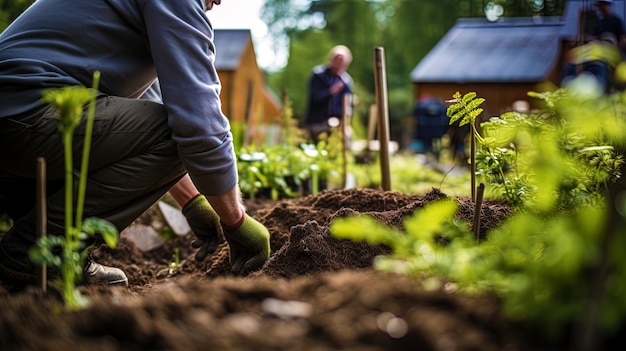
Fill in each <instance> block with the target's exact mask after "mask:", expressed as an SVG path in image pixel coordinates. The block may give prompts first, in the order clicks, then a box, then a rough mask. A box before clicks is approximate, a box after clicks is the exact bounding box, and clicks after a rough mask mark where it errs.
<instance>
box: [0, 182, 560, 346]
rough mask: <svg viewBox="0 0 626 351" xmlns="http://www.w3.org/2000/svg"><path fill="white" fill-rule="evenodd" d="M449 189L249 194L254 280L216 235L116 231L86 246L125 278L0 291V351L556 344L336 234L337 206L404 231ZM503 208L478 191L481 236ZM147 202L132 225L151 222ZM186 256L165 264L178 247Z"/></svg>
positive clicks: (462, 214) (463, 216)
mask: <svg viewBox="0 0 626 351" xmlns="http://www.w3.org/2000/svg"><path fill="white" fill-rule="evenodd" d="M442 197H446V195H445V194H443V193H441V192H439V191H438V190H436V189H433V190H432V191H431V192H429V193H427V194H425V195H424V196H417V195H409V194H402V193H396V192H385V191H380V190H373V189H347V190H327V191H323V192H322V193H320V194H318V195H315V196H313V195H311V196H306V197H302V198H298V199H284V200H280V201H264V200H255V201H249V202H247V203H246V205H247V206H248V208H249V210H248V212H249V213H250V214H251V215H252V216H253V217H255V218H256V219H258V220H259V221H260V222H262V223H263V224H265V225H266V226H267V227H268V229H269V230H270V232H271V234H272V237H271V248H272V255H271V257H270V260H269V261H268V262H267V263H266V264H265V265H264V267H263V268H262V269H261V270H260V271H258V272H255V273H253V274H251V275H250V276H247V277H235V276H232V275H230V274H229V263H228V248H227V245H225V244H224V245H222V246H221V247H220V248H219V249H218V251H217V252H216V253H215V254H213V255H212V256H210V257H208V258H207V259H206V260H205V261H204V262H196V261H194V260H193V258H192V256H193V254H192V253H193V250H192V249H191V248H190V245H189V243H190V242H191V240H192V237H191V235H188V236H185V237H179V238H176V239H173V240H169V241H167V242H166V243H165V244H164V245H163V246H161V247H159V248H157V249H154V250H152V251H148V252H142V251H141V250H139V249H138V248H137V247H135V246H134V244H133V243H132V242H131V241H129V240H127V239H126V238H125V237H124V236H123V235H122V237H121V238H120V242H119V245H118V248H117V249H115V250H110V249H107V248H100V249H98V250H96V251H95V252H94V257H95V259H96V261H97V262H100V263H103V264H106V265H110V266H115V267H119V268H121V269H123V270H124V271H125V272H126V274H127V275H128V277H129V282H130V287H129V288H123V287H86V286H83V287H80V290H81V291H82V292H84V293H85V294H87V295H88V296H89V297H90V299H91V300H92V304H91V305H90V306H89V307H87V308H84V309H82V310H79V311H76V312H70V311H66V310H64V309H62V308H60V306H61V299H60V297H59V296H58V294H56V293H55V291H54V289H52V290H50V291H49V292H48V294H47V295H45V296H44V295H42V294H41V293H40V292H38V291H37V290H36V289H28V290H21V291H12V290H11V286H9V285H5V286H4V288H0V304H1V305H2V314H1V315H0V349H2V350H18V349H22V350H34V349H40V350H43V349H46V350H67V349H74V350H87V349H88V350H92V351H95V350H200V349H202V350H320V351H322V350H372V351H374V350H507V351H514V350H559V349H562V350H565V349H567V347H566V346H565V343H564V341H567V340H565V338H563V340H555V341H551V342H547V341H546V340H543V339H542V337H541V333H536V332H533V330H532V329H531V328H529V326H522V325H520V324H517V323H515V322H514V321H511V320H507V319H506V318H504V317H503V315H502V313H501V310H500V304H499V300H498V298H497V297H495V296H485V295H481V296H471V295H467V294H462V293H459V292H456V291H453V290H449V289H447V286H446V285H444V286H441V287H430V286H424V285H423V284H422V282H421V281H420V280H419V279H411V278H408V277H405V276H401V275H397V274H391V273H383V272H378V271H376V270H374V269H373V268H372V262H373V260H374V258H375V257H376V256H377V255H381V254H385V253H388V249H387V248H385V247H379V246H371V245H368V244H365V243H358V242H352V241H346V240H339V239H336V238H334V237H332V236H331V235H330V233H329V229H328V226H329V223H330V221H331V220H332V219H333V218H336V217H338V216H347V215H352V214H371V215H373V216H374V217H376V218H377V219H378V220H380V221H381V222H383V223H385V224H387V225H389V226H394V227H400V226H401V225H402V221H403V220H404V219H405V218H406V217H408V216H410V215H411V214H412V213H413V212H414V211H415V210H418V209H420V208H422V207H423V206H424V205H425V204H428V203H430V202H432V201H435V200H437V199H440V198H442ZM456 200H457V201H458V203H459V205H460V206H459V212H458V214H457V217H458V219H459V220H463V221H466V222H467V223H470V224H471V223H472V221H473V212H474V204H473V202H471V201H470V200H469V199H464V198H457V199H456ZM510 214H511V209H510V208H509V207H507V206H505V205H503V204H501V203H495V202H490V201H486V202H485V203H483V208H482V213H481V227H480V234H481V235H485V234H486V233H487V231H488V230H489V229H491V228H494V227H496V226H498V225H499V224H501V223H502V221H503V220H505V219H506V218H507V217H508V216H509V215H510ZM158 216H159V213H158V211H156V210H155V209H154V208H153V209H150V210H149V211H147V212H146V213H145V214H144V215H143V216H142V217H141V218H139V219H138V220H137V222H136V223H135V224H134V225H136V224H139V223H142V224H146V223H147V224H150V222H151V221H155V220H159V219H158ZM176 249H178V250H179V252H180V257H181V258H182V261H181V262H180V265H179V266H178V267H177V268H176V269H174V270H171V269H169V268H168V264H169V262H170V261H172V256H173V253H174V251H175V250H176Z"/></svg>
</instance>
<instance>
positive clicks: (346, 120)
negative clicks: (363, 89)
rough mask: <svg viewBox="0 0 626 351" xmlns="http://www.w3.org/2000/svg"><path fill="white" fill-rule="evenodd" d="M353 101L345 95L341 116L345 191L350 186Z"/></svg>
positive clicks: (342, 178) (342, 177) (342, 185)
mask: <svg viewBox="0 0 626 351" xmlns="http://www.w3.org/2000/svg"><path fill="white" fill-rule="evenodd" d="M351 100H352V97H351V96H350V94H345V95H344V96H343V101H342V103H343V106H342V111H343V116H341V143H342V153H343V155H342V156H343V157H342V160H341V161H342V165H341V166H342V172H343V174H342V175H341V181H342V183H343V184H341V187H342V188H343V189H345V188H346V186H347V184H348V145H349V143H350V141H349V140H348V126H350V115H351V114H352V108H351V105H352V104H351Z"/></svg>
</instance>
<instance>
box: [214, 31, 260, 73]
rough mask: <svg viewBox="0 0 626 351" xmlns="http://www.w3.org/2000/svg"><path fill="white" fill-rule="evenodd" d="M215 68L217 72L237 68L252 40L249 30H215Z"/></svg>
mask: <svg viewBox="0 0 626 351" xmlns="http://www.w3.org/2000/svg"><path fill="white" fill-rule="evenodd" d="M214 32H215V39H214V44H215V52H216V53H215V67H216V68H217V70H219V71H231V70H235V69H236V68H237V67H239V62H240V60H241V56H242V55H243V51H244V49H245V48H246V45H248V43H249V41H250V40H252V38H251V34H250V30H249V29H216V30H215V31H214Z"/></svg>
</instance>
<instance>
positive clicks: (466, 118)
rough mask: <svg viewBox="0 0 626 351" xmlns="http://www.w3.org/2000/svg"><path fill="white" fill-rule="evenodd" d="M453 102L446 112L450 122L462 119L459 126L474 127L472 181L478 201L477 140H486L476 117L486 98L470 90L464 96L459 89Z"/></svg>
mask: <svg viewBox="0 0 626 351" xmlns="http://www.w3.org/2000/svg"><path fill="white" fill-rule="evenodd" d="M452 98H453V99H452V100H448V101H447V102H451V103H452V104H451V105H450V106H448V111H447V112H446V114H447V115H448V117H450V124H451V125H452V124H453V123H454V122H456V121H457V120H460V122H459V127H461V126H464V125H466V124H468V123H469V125H470V126H471V128H472V133H471V138H470V150H471V151H470V167H471V170H472V171H471V177H472V178H471V182H472V200H473V201H476V155H475V154H476V142H477V141H478V142H481V143H482V142H484V140H483V138H482V137H481V136H480V133H479V132H478V129H477V128H476V118H478V116H480V114H481V113H483V109H482V108H481V107H480V105H481V104H482V103H483V102H485V99H484V98H481V97H477V96H476V93H475V92H469V93H467V94H465V95H463V96H461V93H459V92H458V91H457V92H456V93H455V94H454V95H452Z"/></svg>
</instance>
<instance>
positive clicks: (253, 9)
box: [207, 0, 286, 69]
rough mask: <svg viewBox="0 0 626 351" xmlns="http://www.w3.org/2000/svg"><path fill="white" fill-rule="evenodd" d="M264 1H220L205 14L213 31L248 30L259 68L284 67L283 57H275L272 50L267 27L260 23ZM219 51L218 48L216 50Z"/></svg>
mask: <svg viewBox="0 0 626 351" xmlns="http://www.w3.org/2000/svg"><path fill="white" fill-rule="evenodd" d="M264 2H265V0H222V3H221V5H218V6H213V9H212V10H210V11H208V12H207V16H208V17H209V19H210V20H211V24H212V25H213V28H214V29H250V30H251V32H252V41H253V42H254V50H255V52H256V55H257V62H258V64H259V66H260V67H261V68H265V69H273V68H280V67H283V66H284V65H285V63H286V62H285V57H286V56H285V55H277V54H276V53H275V52H274V51H273V49H272V40H271V37H270V36H269V35H268V34H267V26H266V25H265V23H263V21H261V18H260V15H261V7H262V6H263V3H264ZM217 50H219V48H217Z"/></svg>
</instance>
